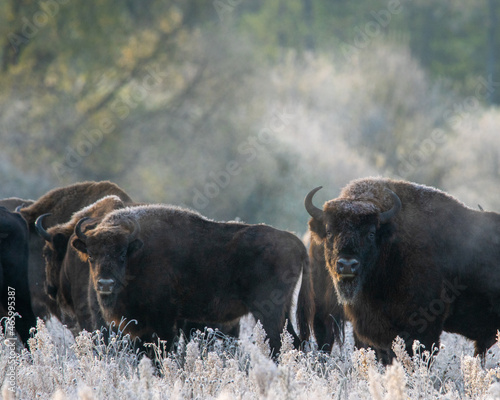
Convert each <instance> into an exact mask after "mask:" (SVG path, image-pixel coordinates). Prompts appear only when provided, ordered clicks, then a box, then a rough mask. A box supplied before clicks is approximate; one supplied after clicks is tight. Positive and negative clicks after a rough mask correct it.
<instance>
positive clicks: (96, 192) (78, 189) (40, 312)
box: [20, 181, 132, 318]
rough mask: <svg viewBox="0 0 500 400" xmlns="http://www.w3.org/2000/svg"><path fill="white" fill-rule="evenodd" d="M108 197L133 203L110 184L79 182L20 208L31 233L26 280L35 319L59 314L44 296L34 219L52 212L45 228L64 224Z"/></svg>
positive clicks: (43, 277) (43, 274) (39, 243)
mask: <svg viewBox="0 0 500 400" xmlns="http://www.w3.org/2000/svg"><path fill="white" fill-rule="evenodd" d="M110 194H114V195H117V196H118V197H120V199H122V200H123V201H125V202H130V201H132V200H131V199H130V197H129V196H128V194H127V193H125V192H124V191H123V190H122V189H121V188H120V187H118V186H117V185H116V184H114V183H112V182H108V181H103V182H80V183H75V184H73V185H70V186H66V187H61V188H57V189H53V190H51V191H50V192H48V193H46V194H44V195H43V196H42V197H40V198H39V199H38V200H37V201H35V202H34V203H33V204H31V205H30V206H28V207H25V208H22V209H21V211H20V213H21V215H22V216H23V218H24V219H25V220H26V222H27V223H28V228H29V231H30V239H29V254H30V257H29V268H28V277H29V286H30V291H31V302H32V305H33V311H34V312H35V315H37V316H38V317H41V318H47V317H48V316H49V314H53V315H56V316H58V317H60V313H59V310H58V307H57V304H56V302H55V301H54V300H52V299H50V298H49V297H48V296H47V294H46V293H45V262H44V259H43V256H42V249H43V245H44V241H43V239H42V238H40V237H39V236H38V234H37V232H36V229H35V226H34V223H35V220H36V219H37V218H38V217H39V216H40V215H42V214H46V213H51V216H50V217H47V218H46V219H45V220H44V223H45V227H50V226H53V225H56V224H60V223H64V222H66V221H68V220H69V219H70V218H71V216H72V215H73V213H74V212H76V211H78V210H81V209H82V208H83V207H85V206H87V205H89V204H92V203H94V202H95V201H97V200H99V199H101V198H102V197H104V196H106V195H110Z"/></svg>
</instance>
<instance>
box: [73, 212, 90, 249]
mask: <svg viewBox="0 0 500 400" xmlns="http://www.w3.org/2000/svg"><path fill="white" fill-rule="evenodd" d="M89 219H90V218H89V217H83V218H82V219H81V220H80V221H78V223H77V224H76V226H75V235H76V236H77V237H78V239H80V240H81V241H82V242H84V243H86V242H87V236H86V235H85V233H83V232H82V224H83V223H84V222H85V221H87V220H89Z"/></svg>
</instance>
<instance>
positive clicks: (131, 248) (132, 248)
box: [127, 239, 144, 256]
mask: <svg viewBox="0 0 500 400" xmlns="http://www.w3.org/2000/svg"><path fill="white" fill-rule="evenodd" d="M143 245H144V242H143V241H142V240H141V239H135V240H133V241H131V242H130V243H129V245H128V250H127V255H128V256H130V255H132V254H134V253H135V252H136V251H137V250H139V249H141V248H142V246H143Z"/></svg>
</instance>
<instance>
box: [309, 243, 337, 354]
mask: <svg viewBox="0 0 500 400" xmlns="http://www.w3.org/2000/svg"><path fill="white" fill-rule="evenodd" d="M309 261H310V264H311V272H312V281H313V286H314V293H315V298H314V303H315V305H316V313H315V315H314V336H315V337H316V342H317V343H318V348H319V349H320V350H324V351H328V352H329V351H331V350H332V346H333V344H334V343H335V342H336V341H338V342H339V343H341V342H342V341H343V338H344V324H345V316H344V309H343V307H342V305H341V304H340V303H339V302H338V299H337V293H336V292H335V288H334V286H333V281H332V279H331V277H330V274H329V272H328V269H327V267H326V263H325V250H324V248H323V244H322V243H317V242H314V241H313V242H312V243H311V244H310V246H309Z"/></svg>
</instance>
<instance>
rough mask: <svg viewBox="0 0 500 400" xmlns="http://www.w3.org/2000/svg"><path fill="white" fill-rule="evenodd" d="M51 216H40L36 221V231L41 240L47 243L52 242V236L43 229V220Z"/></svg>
mask: <svg viewBox="0 0 500 400" xmlns="http://www.w3.org/2000/svg"><path fill="white" fill-rule="evenodd" d="M49 215H51V214H42V215H40V216H39V217H38V218H37V219H36V221H35V228H36V231H37V232H38V234H39V235H40V237H41V238H43V239H44V240H45V241H47V242H52V236H51V235H50V233H49V232H47V231H46V230H45V228H44V227H43V219H44V218H45V217H48V216H49Z"/></svg>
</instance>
